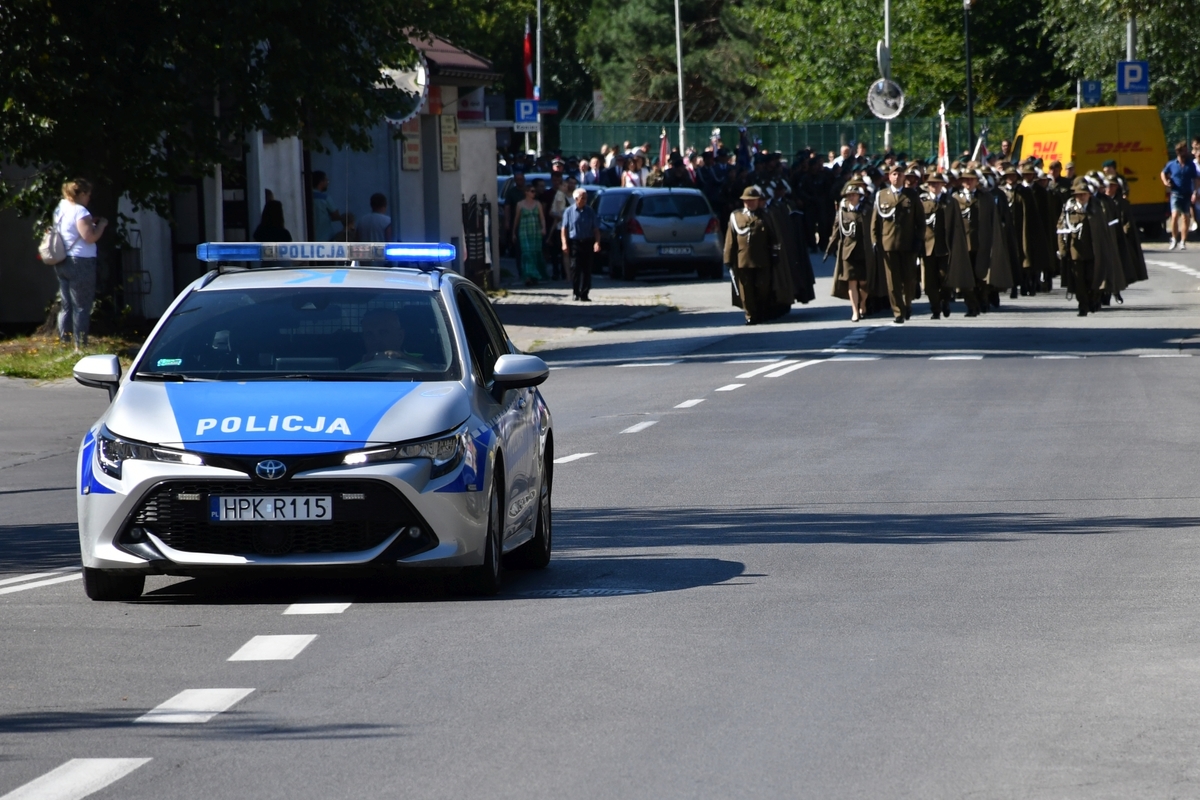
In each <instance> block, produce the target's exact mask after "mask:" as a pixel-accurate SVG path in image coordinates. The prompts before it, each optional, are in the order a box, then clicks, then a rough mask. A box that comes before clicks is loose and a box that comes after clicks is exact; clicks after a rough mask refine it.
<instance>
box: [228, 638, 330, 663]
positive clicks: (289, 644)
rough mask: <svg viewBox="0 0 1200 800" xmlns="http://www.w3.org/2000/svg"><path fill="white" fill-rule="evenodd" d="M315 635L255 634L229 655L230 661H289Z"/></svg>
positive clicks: (312, 640)
mask: <svg viewBox="0 0 1200 800" xmlns="http://www.w3.org/2000/svg"><path fill="white" fill-rule="evenodd" d="M316 638H317V635H316V634H315V633H314V634H303V635H270V636H255V637H254V638H253V639H251V640H250V641H248V642H246V643H245V644H244V645H242V646H241V647H239V648H238V651H237V652H236V653H234V654H233V655H231V656H230V657H229V660H230V661H291V660H292V659H293V658H295V657H296V656H298V655H300V653H302V652H304V648H306V647H308V646H309V645H310V644H312V643H313V642H314V641H316Z"/></svg>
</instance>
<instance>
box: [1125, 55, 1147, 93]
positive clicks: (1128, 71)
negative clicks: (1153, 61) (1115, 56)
mask: <svg viewBox="0 0 1200 800" xmlns="http://www.w3.org/2000/svg"><path fill="white" fill-rule="evenodd" d="M1149 93H1150V62H1149V61H1118V62H1117V94H1149Z"/></svg>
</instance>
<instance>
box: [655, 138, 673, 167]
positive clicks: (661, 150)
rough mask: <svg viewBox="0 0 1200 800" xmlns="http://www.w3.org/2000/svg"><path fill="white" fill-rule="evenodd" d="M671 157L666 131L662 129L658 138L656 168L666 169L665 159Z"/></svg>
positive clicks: (669, 142)
mask: <svg viewBox="0 0 1200 800" xmlns="http://www.w3.org/2000/svg"><path fill="white" fill-rule="evenodd" d="M670 156H671V141H670V140H669V139H667V129H666V128H663V129H662V134H661V135H659V137H658V166H659V169H666V168H667V159H668V158H670Z"/></svg>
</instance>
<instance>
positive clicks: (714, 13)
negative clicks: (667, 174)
mask: <svg viewBox="0 0 1200 800" xmlns="http://www.w3.org/2000/svg"><path fill="white" fill-rule="evenodd" d="M739 8H740V3H739V2H738V0H682V2H681V4H680V17H681V21H682V25H681V28H682V38H683V74H684V96H685V98H686V104H687V106H688V107H689V108H691V109H692V110H690V111H689V112H688V113H689V116H691V117H694V118H700V119H711V118H712V115H714V114H716V113H717V112H718V110H719V109H721V108H725V109H730V110H732V109H745V108H747V107H748V106H754V105H756V98H755V92H754V91H753V89H752V88H751V86H750V83H749V80H750V77H751V74H752V72H753V71H754V70H755V68H756V63H755V57H754V47H753V45H752V44H751V43H750V41H749V39H748V37H747V32H746V30H745V28H744V25H743V23H742V21H741V14H740V13H739ZM578 42H579V49H580V51H581V52H582V53H583V54H584V57H585V58H586V60H587V64H588V67H589V68H590V70H591V73H592V75H593V76H594V77H595V79H596V81H597V83H598V84H599V86H600V87H601V88H602V89H603V90H604V98H605V99H604V102H605V108H606V114H605V115H606V116H607V117H609V118H612V119H631V118H632V119H642V118H647V117H650V118H653V116H654V114H655V113H656V112H657V113H661V114H665V115H666V118H667V119H671V118H677V117H675V116H674V115H675V113H676V111H675V103H676V102H677V97H678V83H677V72H676V60H675V11H674V3H673V2H672V0H593V3H592V7H591V12H590V13H589V15H588V17H587V24H586V26H584V27H583V28H582V29H581V30H580V33H579V37H578Z"/></svg>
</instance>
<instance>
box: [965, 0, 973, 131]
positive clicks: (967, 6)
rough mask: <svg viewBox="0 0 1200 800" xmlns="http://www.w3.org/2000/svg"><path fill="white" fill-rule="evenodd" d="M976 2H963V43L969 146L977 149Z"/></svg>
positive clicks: (966, 0) (971, 0)
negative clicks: (973, 21)
mask: <svg viewBox="0 0 1200 800" xmlns="http://www.w3.org/2000/svg"><path fill="white" fill-rule="evenodd" d="M974 1H975V0H963V43H964V49H965V51H966V55H967V146H968V147H969V148H971V149H972V152H974V147H975V101H974V99H973V98H972V97H971V4H972V3H974Z"/></svg>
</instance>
